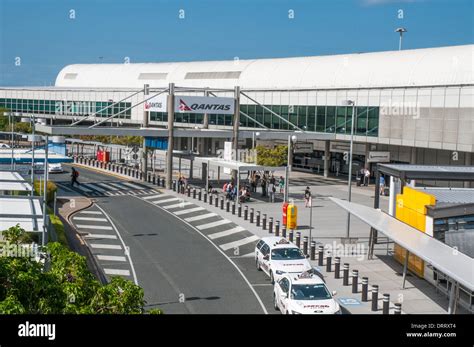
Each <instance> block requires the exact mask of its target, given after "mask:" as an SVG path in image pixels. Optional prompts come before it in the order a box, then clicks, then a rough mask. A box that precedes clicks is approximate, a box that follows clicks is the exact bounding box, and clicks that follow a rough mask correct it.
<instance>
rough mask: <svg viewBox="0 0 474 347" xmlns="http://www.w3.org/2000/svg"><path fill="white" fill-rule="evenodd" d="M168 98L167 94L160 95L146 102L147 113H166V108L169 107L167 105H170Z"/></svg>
mask: <svg viewBox="0 0 474 347" xmlns="http://www.w3.org/2000/svg"><path fill="white" fill-rule="evenodd" d="M147 97H148V96H147ZM167 97H168V95H167V94H160V95H157V96H154V97H153V98H151V99H149V100H147V101H145V103H144V108H145V111H150V112H166V107H167V104H168V102H167Z"/></svg>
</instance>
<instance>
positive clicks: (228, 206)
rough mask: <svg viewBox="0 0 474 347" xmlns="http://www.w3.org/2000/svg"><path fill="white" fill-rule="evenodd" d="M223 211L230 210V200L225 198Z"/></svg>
mask: <svg viewBox="0 0 474 347" xmlns="http://www.w3.org/2000/svg"><path fill="white" fill-rule="evenodd" d="M225 211H226V212H230V201H229V200H227V202H226V203H225Z"/></svg>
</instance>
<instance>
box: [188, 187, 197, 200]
mask: <svg viewBox="0 0 474 347" xmlns="http://www.w3.org/2000/svg"><path fill="white" fill-rule="evenodd" d="M194 195H196V194H194ZM190 197H191V188H190V187H188V198H190Z"/></svg>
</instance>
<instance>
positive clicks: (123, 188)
mask: <svg viewBox="0 0 474 347" xmlns="http://www.w3.org/2000/svg"><path fill="white" fill-rule="evenodd" d="M108 184H110V185H111V186H113V187H117V189H118V190H125V189H128V188H127V187H124V186H122V185H120V184H118V183H117V182H109V183H108Z"/></svg>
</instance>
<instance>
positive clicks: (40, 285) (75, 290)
mask: <svg viewBox="0 0 474 347" xmlns="http://www.w3.org/2000/svg"><path fill="white" fill-rule="evenodd" d="M3 234H4V235H5V234H6V239H7V240H8V241H11V242H12V241H14V242H17V243H19V242H20V240H21V239H22V237H23V235H24V234H25V231H24V230H23V229H21V228H20V227H19V226H16V227H13V228H10V229H9V230H8V231H5V232H4V233H3ZM43 251H45V254H47V255H48V257H47V259H45V260H44V261H37V260H36V259H35V258H33V257H24V256H23V257H7V256H3V257H0V314H15V313H18V314H21V313H29V314H67V313H68V314H71V313H72V314H79V313H80V314H97V313H98V314H108V313H115V314H140V313H144V310H143V307H144V305H145V301H144V299H143V297H144V294H143V289H142V288H140V287H139V286H137V285H135V284H134V283H133V282H131V281H128V280H125V279H123V278H121V277H114V278H112V280H111V282H110V283H108V284H106V285H102V284H100V283H99V282H98V281H97V280H96V279H95V277H94V276H93V275H92V273H91V272H90V271H89V270H88V267H87V261H86V258H85V257H83V256H81V255H79V254H77V253H75V252H72V251H70V250H69V249H67V248H66V247H65V246H63V245H61V244H60V243H57V242H52V243H49V244H48V245H47V246H46V247H44V249H43ZM158 311H159V310H158ZM154 313H157V312H154Z"/></svg>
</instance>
